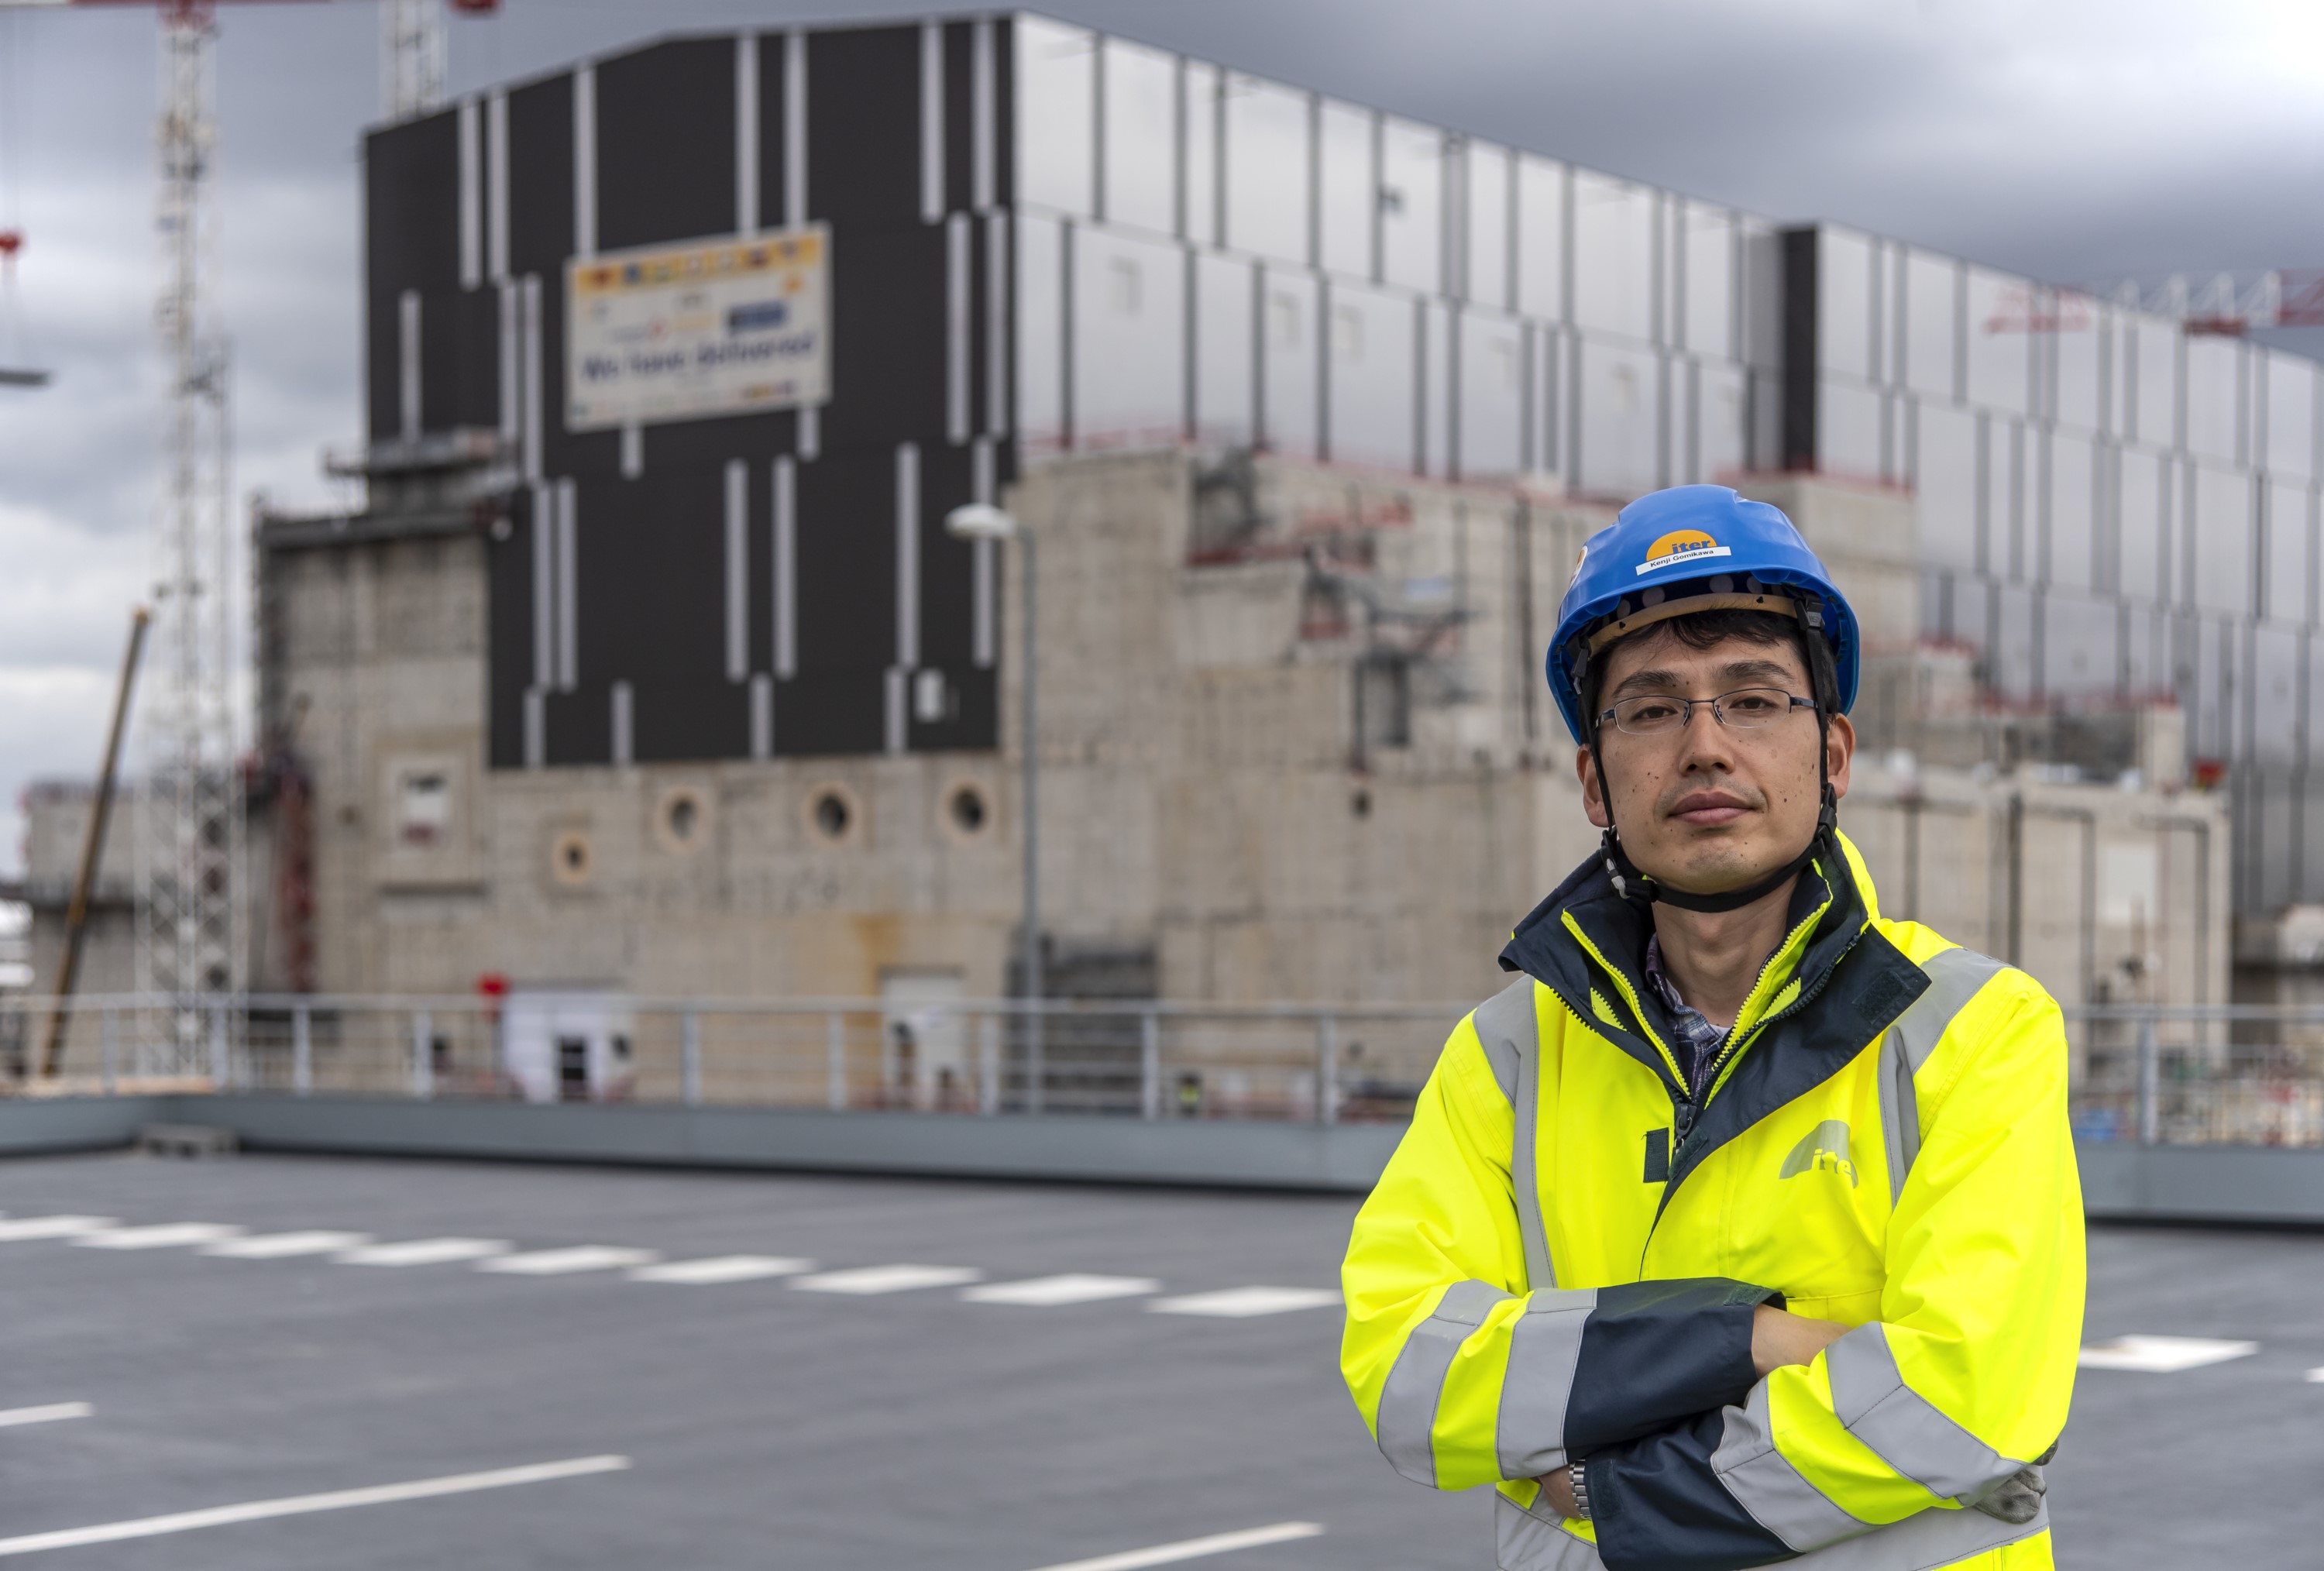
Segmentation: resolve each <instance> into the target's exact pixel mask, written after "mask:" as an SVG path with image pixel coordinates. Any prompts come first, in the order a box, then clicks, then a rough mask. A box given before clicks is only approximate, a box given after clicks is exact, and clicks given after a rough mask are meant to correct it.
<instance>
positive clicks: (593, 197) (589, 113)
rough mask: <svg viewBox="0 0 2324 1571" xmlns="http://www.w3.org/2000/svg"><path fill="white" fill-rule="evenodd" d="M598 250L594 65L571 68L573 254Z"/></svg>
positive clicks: (591, 252) (595, 73)
mask: <svg viewBox="0 0 2324 1571" xmlns="http://www.w3.org/2000/svg"><path fill="white" fill-rule="evenodd" d="M573 254H574V255H576V256H595V254H597V68H596V67H595V66H592V65H586V64H584V65H577V66H575V67H574V68H573Z"/></svg>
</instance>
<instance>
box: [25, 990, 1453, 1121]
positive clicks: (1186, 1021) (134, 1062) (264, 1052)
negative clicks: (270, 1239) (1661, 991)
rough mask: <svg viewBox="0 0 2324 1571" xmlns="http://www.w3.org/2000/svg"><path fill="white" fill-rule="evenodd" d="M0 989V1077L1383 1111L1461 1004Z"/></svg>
mask: <svg viewBox="0 0 2324 1571" xmlns="http://www.w3.org/2000/svg"><path fill="white" fill-rule="evenodd" d="M56 1007H57V1006H56V1002H55V1001H54V1000H52V999H48V998H32V997H18V998H14V999H8V998H0V1089H5V1088H6V1087H8V1086H13V1087H14V1089H16V1090H17V1091H18V1092H19V1093H20V1094H26V1095H44V1094H65V1093H81V1094H91V1093H94V1094H112V1093H115V1092H132V1091H159V1090H171V1091H192V1092H200V1091H208V1090H213V1089H216V1090H229V1091H236V1092H264V1093H281V1094H287V1095H309V1094H314V1095H385V1096H410V1097H420V1098H434V1099H450V1098H456V1097H471V1098H474V1097H488V1098H501V1099H515V1100H529V1101H536V1102H552V1101H595V1102H624V1101H634V1102H653V1103H685V1104H705V1105H708V1104H724V1105H733V1106H757V1107H817V1108H829V1109H835V1110H849V1109H854V1110H890V1111H909V1112H920V1113H931V1114H936V1113H952V1114H1001V1113H1013V1114H1041V1113H1074V1114H1110V1115H1116V1116H1127V1117H1137V1118H1145V1119H1166V1118H1193V1119H1201V1118H1213V1119H1215V1118H1233V1119H1258V1120H1274V1121H1279V1122H1283V1121H1287V1122H1310V1123H1342V1122H1350V1123H1361V1122H1371V1123H1378V1122H1386V1121H1398V1120H1402V1119H1404V1118H1406V1117H1408V1116H1409V1115H1410V1113H1411V1110H1412V1104H1413V1101H1414V1098H1415V1097H1416V1096H1417V1095H1418V1094H1419V1090H1420V1086H1421V1085H1422V1083H1423V1082H1424V1081H1425V1079H1426V1078H1427V1077H1428V1071H1429V1069H1430V1068H1431V1067H1433V1066H1434V1063H1435V1061H1436V1057H1437V1054H1438V1052H1439V1050H1440V1049H1441V1048H1442V1046H1443V1040H1444V1036H1445V1033H1446V1032H1447V1031H1448V1030H1450V1029H1451V1027H1452V1022H1453V1021H1457V1020H1459V1019H1460V1017H1461V1016H1462V1013H1464V1012H1466V1009H1467V1007H1468V1006H1467V1005H1463V1004H1455V1003H1447V1004H1416V1005H1354V1006H1347V1007H1332V1008H1325V1007H1323V1006H1317V1005H1308V1004H1283V1003H1266V1004H1249V1005H1224V1006H1221V1005H1207V1004H1179V1003H1161V1002H1156V1001H1152V1000H1125V1001H1120V1002H1116V1001H1111V1000H1109V1001H1102V1002H1086V1001H1073V1002H1066V1001H1057V1000H1051V1001H1047V1002H1044V1003H1039V1004H1037V1005H1036V1004H1030V1003H1026V1002H1025V1001H1022V1000H1004V999H961V1000H945V1001H942V1002H940V1003H921V1002H917V1001H915V1002H903V1001H899V1000H895V999H888V1000H881V999H866V998H832V999H798V1000H785V1001H781V1002H770V1001H764V1000H740V999H700V998H696V999H656V998H636V997H628V996H621V995H613V994H578V993H559V994H556V995H553V996H549V997H544V998H542V999H539V1000H538V1001H535V1000H530V999H527V998H524V997H522V996H518V997H514V998H510V999H503V1000H493V999H478V998H475V997H453V998H410V997H392V998H350V997H327V996H319V995H298V996H281V997H269V996H250V997H226V996H216V997H200V998H188V999H179V1000H171V999H164V998H155V997H144V996H126V995H124V996H115V997H81V998H76V999H73V1000H71V1001H69V1003H68V1004H67V1006H66V1007H67V1009H68V1010H69V1016H68V1019H67V1021H66V1049H65V1052H64V1055H63V1058H62V1066H63V1068H62V1072H61V1074H60V1075H59V1076H58V1077H55V1078H54V1079H52V1080H46V1081H43V1080H40V1079H38V1078H27V1077H26V1076H27V1073H28V1066H31V1067H37V1048H36V1046H33V1044H37V1043H38V1042H39V1041H40V1040H42V1039H43V1038H44V1037H45V1035H46V1033H47V1031H48V1030H49V1022H50V1020H51V1016H52V1014H53V1012H54V1011H55V1009H56Z"/></svg>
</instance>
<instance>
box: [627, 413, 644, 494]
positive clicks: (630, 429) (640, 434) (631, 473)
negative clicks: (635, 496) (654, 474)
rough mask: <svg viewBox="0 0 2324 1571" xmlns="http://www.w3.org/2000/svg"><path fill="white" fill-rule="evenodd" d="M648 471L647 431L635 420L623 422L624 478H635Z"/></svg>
mask: <svg viewBox="0 0 2324 1571" xmlns="http://www.w3.org/2000/svg"><path fill="white" fill-rule="evenodd" d="M645 472H646V431H645V428H644V427H643V426H641V425H640V424H639V423H638V422H637V421H635V420H623V421H622V479H624V480H634V479H636V478H637V477H638V476H641V475H642V474H644V473H645Z"/></svg>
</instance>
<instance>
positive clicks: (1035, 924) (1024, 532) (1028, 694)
mask: <svg viewBox="0 0 2324 1571" xmlns="http://www.w3.org/2000/svg"><path fill="white" fill-rule="evenodd" d="M1017 572H1018V577H1019V580H1020V581H1021V583H1022V588H1021V589H1020V590H1019V595H1020V597H1021V598H1022V599H1023V601H1024V603H1025V651H1024V655H1023V659H1024V662H1025V673H1024V683H1025V687H1024V696H1023V697H1022V698H1021V699H1020V700H1019V707H1020V708H1021V709H1022V711H1023V716H1024V723H1023V725H1022V727H1021V729H1020V732H1019V737H1018V743H1017V746H1018V751H1019V753H1020V754H1021V755H1022V756H1021V758H1020V760H1019V762H1020V765H1021V767H1022V768H1023V770H1024V772H1025V781H1024V784H1023V785H1022V786H1021V787H1020V788H1019V794H1020V795H1021V796H1022V797H1023V799H1024V802H1025V822H1024V825H1023V827H1022V829H1021V833H1022V834H1023V836H1024V840H1025V936H1024V938H1023V940H1022V942H1023V944H1024V946H1025V997H1026V999H1027V1001H1028V1002H1029V1003H1031V1004H1032V1005H1033V1012H1031V1013H1029V1014H1028V1015H1027V1016H1026V1032H1027V1034H1026V1039H1025V1040H1026V1041H1027V1042H1028V1044H1029V1046H1030V1049H1031V1053H1030V1057H1031V1060H1032V1064H1031V1067H1032V1069H1033V1071H1034V1074H1033V1083H1032V1086H1031V1087H1030V1097H1031V1101H1032V1105H1033V1111H1034V1112H1036V1113H1037V1112H1039V1111H1040V1105H1041V1078H1040V1069H1041V1016H1040V1003H1041V985H1042V977H1041V754H1040V749H1039V746H1038V742H1039V737H1040V730H1039V727H1038V726H1037V725H1036V723H1035V719H1034V691H1035V688H1036V686H1037V684H1036V682H1035V680H1034V676H1033V673H1034V670H1035V667H1034V652H1035V650H1036V648H1037V645H1036V642H1035V635H1034V631H1033V627H1034V616H1033V531H1030V530H1028V529H1025V528H1022V527H1021V526H1020V527H1019V529H1018V531H1017Z"/></svg>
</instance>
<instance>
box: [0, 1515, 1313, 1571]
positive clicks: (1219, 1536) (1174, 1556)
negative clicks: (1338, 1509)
mask: <svg viewBox="0 0 2324 1571" xmlns="http://www.w3.org/2000/svg"><path fill="white" fill-rule="evenodd" d="M1322 1531H1323V1523H1321V1522H1277V1523H1276V1524H1275V1525H1274V1526H1273V1527H1271V1528H1245V1529H1243V1530H1242V1531H1241V1532H1239V1533H1213V1534H1212V1535H1211V1536H1210V1537H1209V1538H1207V1539H1180V1540H1179V1541H1178V1542H1176V1543H1175V1544H1157V1545H1155V1546H1154V1547H1153V1548H1150V1549H1125V1550H1123V1551H1122V1552H1121V1553H1120V1554H1119V1555H1100V1556H1099V1557H1097V1558H1096V1559H1094V1560H1068V1561H1066V1562H1065V1564H1063V1565H1060V1566H1041V1567H1040V1571H1139V1567H1140V1566H1168V1565H1172V1564H1175V1563H1176V1562H1177V1561H1180V1560H1199V1559H1201V1558H1202V1557H1203V1556H1205V1555H1226V1554H1231V1553H1232V1552H1233V1551H1235V1550H1237V1549H1256V1548H1259V1547H1260V1546H1261V1545H1263V1544H1287V1543H1289V1542H1290V1541H1291V1540H1292V1539H1312V1538H1314V1537H1315V1536H1316V1535H1317V1534H1318V1533H1321V1532H1322ZM0 1547H5V1546H0Z"/></svg>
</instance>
